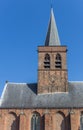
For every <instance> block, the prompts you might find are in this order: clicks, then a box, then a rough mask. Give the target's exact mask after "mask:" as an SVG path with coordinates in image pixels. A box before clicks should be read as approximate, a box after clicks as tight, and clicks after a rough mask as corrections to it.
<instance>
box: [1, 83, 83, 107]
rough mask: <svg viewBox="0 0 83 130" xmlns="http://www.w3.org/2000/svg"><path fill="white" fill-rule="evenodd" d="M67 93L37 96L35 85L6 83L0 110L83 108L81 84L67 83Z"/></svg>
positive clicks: (82, 85)
mask: <svg viewBox="0 0 83 130" xmlns="http://www.w3.org/2000/svg"><path fill="white" fill-rule="evenodd" d="M68 89H69V91H68V92H55V93H48V94H37V83H33V84H27V83H7V84H6V85H5V88H4V91H3V94H2V96H1V101H0V109H1V108H4V109H7V108H8V109H10V108H13V109H14V108H16V109H18V108H20V109H22V108H27V109H28V108H31V109H36V108H42V109H43V108H46V109H47V108H61V109H62V108H83V82H69V83H68Z"/></svg>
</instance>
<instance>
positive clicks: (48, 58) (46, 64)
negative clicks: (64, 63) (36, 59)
mask: <svg viewBox="0 0 83 130" xmlns="http://www.w3.org/2000/svg"><path fill="white" fill-rule="evenodd" d="M44 68H50V56H49V54H46V55H45V58H44Z"/></svg>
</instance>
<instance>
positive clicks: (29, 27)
mask: <svg viewBox="0 0 83 130" xmlns="http://www.w3.org/2000/svg"><path fill="white" fill-rule="evenodd" d="M50 6H51V0H0V95H1V93H2V90H3V88H4V85H5V81H9V82H17V83H19V82H22V83H31V82H37V69H38V68H37V67H38V60H37V58H38V55H37V46H38V45H44V41H45V37H46V32H47V27H48V21H49V17H50ZM53 9H54V14H55V18H56V23H57V27H58V32H59V36H60V40H61V44H62V45H67V46H68V54H67V64H68V79H69V81H74V80H75V81H83V0H63V1H61V0H53Z"/></svg>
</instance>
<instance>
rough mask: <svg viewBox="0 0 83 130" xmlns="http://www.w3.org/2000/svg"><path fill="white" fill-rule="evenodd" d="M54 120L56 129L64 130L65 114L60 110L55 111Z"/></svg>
mask: <svg viewBox="0 0 83 130" xmlns="http://www.w3.org/2000/svg"><path fill="white" fill-rule="evenodd" d="M55 122H56V123H55V124H56V130H66V122H65V115H64V114H63V113H62V112H58V113H56V116H55Z"/></svg>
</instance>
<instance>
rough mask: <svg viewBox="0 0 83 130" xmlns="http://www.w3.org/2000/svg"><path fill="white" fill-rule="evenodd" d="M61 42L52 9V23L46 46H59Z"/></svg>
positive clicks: (49, 27)
mask: <svg viewBox="0 0 83 130" xmlns="http://www.w3.org/2000/svg"><path fill="white" fill-rule="evenodd" d="M59 45H60V40H59V35H58V30H57V26H56V21H55V17H54V13H53V8H51V16H50V22H49V26H48V32H47V36H46V40H45V46H59Z"/></svg>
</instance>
